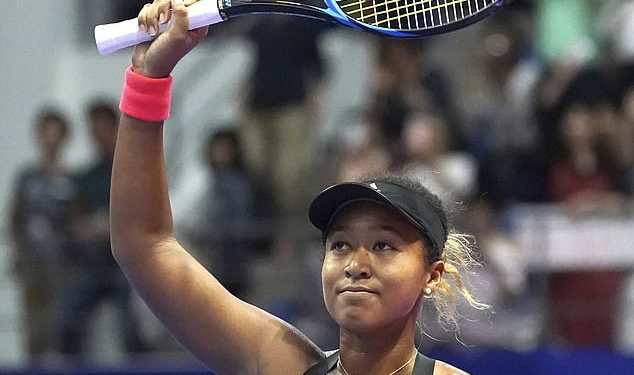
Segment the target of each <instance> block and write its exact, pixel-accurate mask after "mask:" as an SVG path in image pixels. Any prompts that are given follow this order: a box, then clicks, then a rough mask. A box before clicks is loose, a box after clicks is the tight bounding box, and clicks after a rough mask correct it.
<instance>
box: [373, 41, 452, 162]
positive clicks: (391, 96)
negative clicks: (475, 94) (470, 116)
mask: <svg viewBox="0 0 634 375" xmlns="http://www.w3.org/2000/svg"><path fill="white" fill-rule="evenodd" d="M429 60H430V59H429V58H428V56H426V54H425V51H424V46H423V44H421V42H420V41H414V40H405V39H389V38H380V39H378V56H377V62H376V70H375V72H374V75H373V76H372V77H371V79H372V82H373V85H374V87H373V93H372V103H371V105H372V107H373V109H374V110H375V111H376V113H377V119H378V121H379V126H380V129H381V133H382V136H383V137H384V138H385V139H386V143H387V146H388V148H389V149H390V150H391V152H396V151H397V147H398V143H399V139H400V137H401V131H402V129H403V126H404V122H405V119H406V117H407V116H408V114H409V112H410V111H413V110H425V109H428V108H434V109H435V110H436V111H437V112H439V113H440V114H441V115H442V116H443V117H444V118H445V119H446V126H447V131H448V133H449V134H450V138H451V139H452V140H453V141H454V144H452V147H460V146H462V135H461V131H460V129H459V128H458V124H459V121H460V118H459V117H460V116H459V115H458V111H457V109H456V107H455V105H454V102H453V97H452V95H451V92H450V88H449V84H448V81H447V79H446V77H445V72H444V71H442V70H441V69H439V68H437V67H435V66H433V65H432V63H431V61H429Z"/></svg>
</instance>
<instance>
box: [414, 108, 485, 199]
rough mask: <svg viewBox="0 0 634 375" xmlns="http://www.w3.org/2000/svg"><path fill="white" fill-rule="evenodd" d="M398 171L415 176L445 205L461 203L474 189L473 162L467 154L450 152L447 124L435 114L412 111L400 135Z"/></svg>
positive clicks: (475, 190)
mask: <svg viewBox="0 0 634 375" xmlns="http://www.w3.org/2000/svg"><path fill="white" fill-rule="evenodd" d="M402 144H403V150H404V151H405V156H406V161H405V163H404V165H403V166H402V171H403V173H405V174H406V175H409V176H411V177H412V178H416V179H419V180H421V181H422V182H423V184H425V186H426V187H427V188H428V189H429V190H430V191H431V192H432V193H434V194H436V195H437V196H438V197H439V198H440V199H441V200H443V202H444V203H445V204H449V205H452V204H454V203H464V202H466V201H467V200H469V199H470V198H471V197H472V195H473V194H474V193H476V192H477V179H476V176H477V165H476V162H475V160H474V159H473V157H471V156H470V155H469V154H466V153H462V152H458V151H451V148H450V145H451V139H450V135H449V130H448V129H447V124H446V122H445V120H444V118H443V117H442V116H441V115H439V114H433V113H425V112H413V113H411V114H410V115H409V116H408V117H407V119H406V120H405V128H404V129H403V134H402Z"/></svg>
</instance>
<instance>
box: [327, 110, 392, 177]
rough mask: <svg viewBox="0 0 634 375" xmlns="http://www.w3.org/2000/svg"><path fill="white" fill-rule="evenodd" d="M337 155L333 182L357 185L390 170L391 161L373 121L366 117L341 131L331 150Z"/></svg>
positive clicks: (368, 115) (367, 115) (367, 114)
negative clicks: (337, 163)
mask: <svg viewBox="0 0 634 375" xmlns="http://www.w3.org/2000/svg"><path fill="white" fill-rule="evenodd" d="M335 147H336V150H335V152H338V153H339V154H340V158H341V159H340V161H339V166H338V168H337V172H336V173H337V176H336V181H337V182H344V181H359V180H361V179H362V178H363V177H366V176H369V175H378V174H380V173H382V172H386V171H387V170H388V169H390V166H391V163H392V160H391V156H390V153H389V151H388V149H387V147H386V145H385V140H384V139H383V137H382V136H381V131H380V129H379V128H378V124H377V123H376V120H375V118H373V117H372V114H370V113H366V114H365V115H364V116H362V118H360V119H359V120H358V121H357V122H355V123H354V124H352V125H351V126H349V127H348V128H347V129H345V131H344V136H343V139H341V140H339V145H338V146H335Z"/></svg>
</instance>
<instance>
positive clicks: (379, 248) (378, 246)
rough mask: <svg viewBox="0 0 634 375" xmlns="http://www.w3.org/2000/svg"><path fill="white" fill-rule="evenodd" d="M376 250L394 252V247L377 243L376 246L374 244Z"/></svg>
mask: <svg viewBox="0 0 634 375" xmlns="http://www.w3.org/2000/svg"><path fill="white" fill-rule="evenodd" d="M374 250H377V251H388V250H394V248H393V247H392V245H390V244H389V243H387V242H377V243H376V244H374Z"/></svg>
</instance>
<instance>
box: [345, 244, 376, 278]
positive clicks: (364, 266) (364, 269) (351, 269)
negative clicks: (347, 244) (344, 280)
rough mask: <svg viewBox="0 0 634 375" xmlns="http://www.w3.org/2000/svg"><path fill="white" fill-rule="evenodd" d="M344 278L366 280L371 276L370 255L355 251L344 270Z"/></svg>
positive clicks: (362, 251)
mask: <svg viewBox="0 0 634 375" xmlns="http://www.w3.org/2000/svg"><path fill="white" fill-rule="evenodd" d="M344 272H345V273H346V277H350V278H352V279H367V278H370V277H371V276H372V271H371V267H370V254H369V253H368V252H367V251H365V250H357V251H355V252H354V254H353V255H352V257H351V258H350V260H349V262H348V265H346V267H345V268H344Z"/></svg>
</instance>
